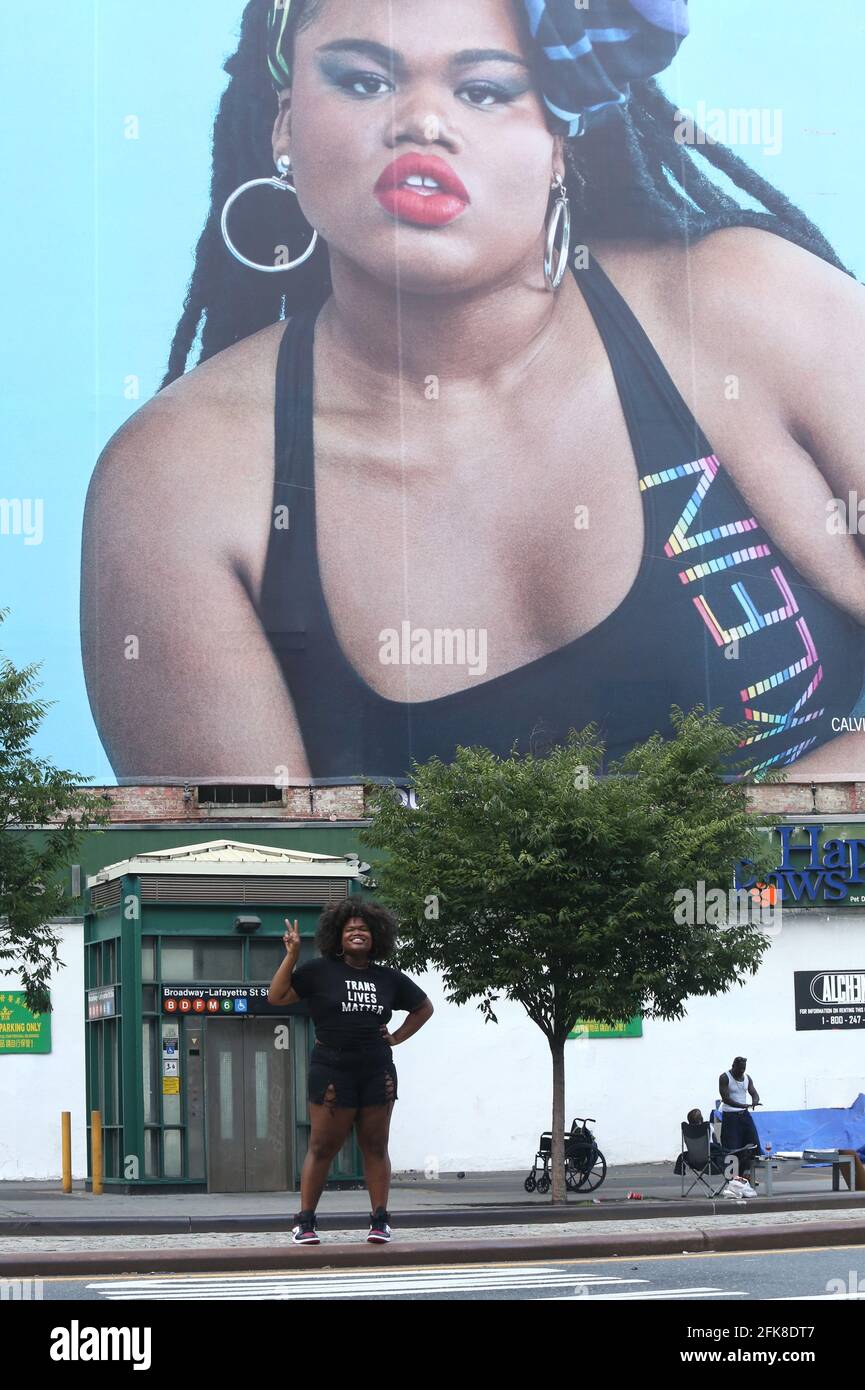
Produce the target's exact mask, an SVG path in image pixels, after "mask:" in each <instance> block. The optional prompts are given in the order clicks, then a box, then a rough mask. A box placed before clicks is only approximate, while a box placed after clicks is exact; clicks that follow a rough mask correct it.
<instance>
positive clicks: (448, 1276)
mask: <svg viewBox="0 0 865 1390" xmlns="http://www.w3.org/2000/svg"><path fill="white" fill-rule="evenodd" d="M648 1283H649V1281H648V1280H647V1279H628V1278H623V1277H618V1276H615V1275H594V1274H591V1273H588V1272H586V1273H577V1272H575V1271H572V1270H563V1269H562V1268H561V1267H556V1266H553V1265H518V1266H511V1267H503V1266H500V1265H473V1266H462V1267H460V1268H451V1269H442V1268H440V1267H435V1268H431V1269H420V1270H418V1269H412V1270H399V1269H394V1270H375V1271H366V1270H346V1271H345V1273H344V1274H341V1273H337V1272H335V1271H333V1270H328V1271H327V1272H326V1273H325V1272H322V1273H320V1274H311V1273H303V1274H302V1273H297V1274H291V1273H278V1274H242V1275H239V1274H226V1275H214V1276H212V1277H209V1278H208V1277H204V1276H200V1275H198V1276H197V1275H170V1276H166V1275H163V1276H157V1275H154V1276H153V1277H152V1278H135V1279H133V1278H130V1279H113V1280H110V1281H109V1280H106V1281H102V1282H92V1283H88V1285H87V1288H88V1290H91V1291H92V1292H94V1293H96V1294H99V1295H100V1296H101V1297H103V1298H105V1299H108V1300H110V1301H112V1302H132V1301H134V1300H136V1299H150V1300H166V1301H171V1302H175V1301H176V1302H213V1301H219V1300H230V1301H232V1302H234V1301H237V1302H242V1301H246V1302H253V1301H256V1300H263V1299H276V1300H289V1299H296V1300H303V1299H307V1300H311V1299H328V1300H332V1299H339V1298H388V1297H390V1298H399V1297H406V1296H412V1295H418V1294H420V1295H423V1294H428V1295H429V1294H443V1293H444V1294H459V1293H465V1294H468V1295H472V1294H483V1293H493V1294H494V1293H496V1292H509V1293H520V1292H525V1293H530V1292H533V1291H537V1292H539V1293H540V1294H542V1295H543V1294H544V1293H547V1294H548V1296H549V1298H550V1300H551V1301H575V1302H576V1301H580V1302H585V1301H586V1300H588V1299H604V1300H609V1299H619V1300H631V1301H634V1300H639V1299H666V1298H669V1299H676V1298H680V1299H681V1298H746V1297H747V1296H748V1295H747V1293H746V1292H745V1291H744V1290H742V1289H720V1288H714V1287H711V1286H707V1285H701V1286H699V1287H695V1288H690V1289H679V1288H675V1289H663V1288H661V1289H658V1288H656V1289H652V1288H649V1287H647V1286H648Z"/></svg>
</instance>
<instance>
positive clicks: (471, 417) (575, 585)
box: [0, 0, 865, 785]
mask: <svg viewBox="0 0 865 1390" xmlns="http://www.w3.org/2000/svg"><path fill="white" fill-rule="evenodd" d="M7 31H8V32H7V35H6V37H7V43H6V44H5V46H4V47H5V51H6V70H5V72H4V82H3V88H2V91H3V98H2V99H3V100H4V102H5V103H6V104H7V112H6V119H5V122H4V128H5V129H6V131H7V136H8V135H12V140H11V142H9V141H7V143H8V144H10V145H11V152H10V155H9V164H8V166H7V193H8V194H9V195H10V199H11V207H12V212H11V215H9V216H8V217H7V219H6V221H5V226H4V237H5V238H6V266H7V282H8V290H9V293H8V296H7V305H6V319H5V325H6V358H5V366H4V385H5V388H6V390H5V397H6V399H5V429H4V435H5V448H4V481H3V487H2V492H3V497H2V499H0V502H2V506H0V554H2V557H3V586H2V592H0V606H3V607H4V608H7V609H8V610H9V611H8V615H7V616H6V618H5V620H4V622H3V625H2V627H0V648H2V650H3V652H4V654H5V655H6V656H8V657H10V658H11V659H12V660H13V661H15V662H16V664H19V665H23V664H26V663H28V662H31V661H41V662H42V663H43V667H42V680H43V693H44V695H45V696H46V698H49V699H52V700H54V701H55V702H56V703H55V704H54V706H53V707H52V709H51V710H50V712H49V714H48V717H47V718H46V720H45V723H44V725H43V728H42V730H41V731H40V735H39V744H38V750H39V751H40V752H41V753H43V754H44V755H46V756H50V757H51V758H52V759H53V760H55V761H57V762H59V763H60V764H61V765H63V766H68V767H74V768H76V769H77V770H79V771H80V772H82V773H84V774H86V775H88V776H91V777H93V778H94V779H95V780H96V781H97V782H100V783H119V784H133V783H183V782H232V783H238V782H245V783H259V784H264V785H272V784H277V785H288V784H304V783H307V782H319V783H332V782H337V783H338V782H354V781H358V780H371V781H377V780H382V781H389V780H391V779H393V780H396V781H400V780H404V779H405V777H406V775H407V774H408V772H409V770H410V765H411V762H412V760H417V761H424V760H426V759H427V758H429V757H431V756H439V757H441V758H442V759H444V760H447V759H448V758H449V757H451V756H452V755H453V753H454V750H455V749H456V747H457V746H459V745H460V744H464V745H465V744H469V745H470V744H483V745H485V746H487V747H490V748H493V749H494V750H495V751H496V752H499V753H502V754H507V753H508V752H509V751H510V750H511V749H512V748H514V747H516V748H517V749H519V750H520V751H522V752H534V753H537V754H542V753H543V751H544V750H545V749H547V748H549V747H551V746H552V745H554V744H556V743H558V742H561V741H563V740H564V739H565V738H566V736H567V734H568V731H569V730H570V729H572V728H573V729H581V728H583V727H585V726H586V725H587V724H589V723H592V722H593V723H595V724H596V725H597V726H598V728H599V730H600V733H601V735H602V736H603V738H604V739H605V741H606V745H607V750H608V756H609V757H611V758H615V757H619V756H621V755H623V754H624V753H625V752H627V750H628V749H629V748H630V747H631V746H632V745H633V744H634V743H635V742H636V741H638V740H641V739H643V738H645V737H647V736H649V735H650V734H651V733H652V732H653V731H655V730H660V731H662V732H668V731H669V728H670V721H669V715H670V708H671V706H672V705H674V704H675V705H678V706H680V707H681V708H684V709H689V708H691V707H693V706H695V705H698V704H700V705H703V706H705V707H707V708H718V709H720V710H721V711H722V713H723V717H724V719H725V720H726V721H727V722H729V723H736V724H739V723H740V722H741V723H744V724H745V725H746V726H747V733H746V735H745V736H744V737H743V741H742V748H741V754H742V758H743V761H744V764H745V765H746V766H747V768H748V770H749V772H750V773H751V774H752V775H753V776H755V777H756V778H758V779H759V778H760V777H763V776H765V775H767V774H768V773H769V772H770V771H772V770H775V769H782V768H794V769H796V771H797V773H799V772H801V773H802V774H804V775H807V776H809V777H813V776H822V775H837V776H857V777H863V776H865V748H863V739H865V692H863V685H865V582H863V564H865V562H863V555H862V543H861V534H860V532H861V530H862V529H863V528H865V507H860V502H859V496H860V493H861V494H863V496H865V487H863V479H862V476H861V475H862V472H863V469H862V464H861V457H862V453H861V447H860V437H859V435H860V409H859V403H860V399H861V386H860V380H859V379H860V376H861V373H862V362H863V360H865V352H863V349H865V292H863V289H862V288H861V286H860V284H859V283H858V279H857V277H861V276H862V275H863V274H865V250H863V246H862V236H861V226H862V220H863V218H862V214H863V195H862V188H861V180H860V178H859V177H858V173H857V171H858V165H859V156H860V151H861V148H862V125H863V119H865V118H863V114H862V105H861V102H860V100H859V97H858V91H859V87H860V85H861V76H860V74H861V67H862V59H863V57H865V18H863V15H862V12H861V6H859V5H858V4H855V3H854V2H853V0H823V3H822V4H821V6H820V7H819V15H815V13H814V8H813V6H812V5H811V4H809V3H808V2H807V0H724V3H719V0H690V3H688V0H448V2H447V4H442V3H441V0H411V3H410V4H409V3H407V0H247V3H244V0H185V3H184V4H183V5H177V4H175V3H172V0H148V3H147V4H146V5H144V6H134V7H132V6H129V5H122V4H118V3H114V0H75V3H73V4H70V5H65V6H59V7H53V8H52V10H51V12H50V18H49V17H48V16H46V13H45V11H44V9H43V8H40V7H38V6H26V7H15V10H14V13H10V15H9V16H8V22H7ZM37 93H38V104H37ZM9 272H11V273H9ZM860 513H861V515H860ZM860 523H861V524H860Z"/></svg>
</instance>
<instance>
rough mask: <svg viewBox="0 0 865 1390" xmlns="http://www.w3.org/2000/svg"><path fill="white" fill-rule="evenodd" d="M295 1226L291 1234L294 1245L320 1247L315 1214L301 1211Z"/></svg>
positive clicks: (295, 1219)
mask: <svg viewBox="0 0 865 1390" xmlns="http://www.w3.org/2000/svg"><path fill="white" fill-rule="evenodd" d="M294 1221H295V1224H294V1228H293V1230H292V1233H291V1243H292V1245H320V1244H321V1241H320V1240H319V1238H318V1234H317V1232H316V1229H315V1212H314V1211H300V1212H298V1214H297V1216H296V1217H295V1218H294Z"/></svg>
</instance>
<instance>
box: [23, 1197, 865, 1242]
mask: <svg viewBox="0 0 865 1390" xmlns="http://www.w3.org/2000/svg"><path fill="white" fill-rule="evenodd" d="M285 1195H286V1210H285V1211H284V1212H278V1213H274V1214H273V1215H270V1216H268V1215H264V1216H84V1217H82V1216H55V1217H50V1218H45V1217H37V1216H14V1217H4V1218H0V1239H2V1238H3V1237H13V1236H76V1235H79V1236H109V1235H124V1236H125V1235H132V1236H145V1235H154V1236H155V1235H192V1234H204V1233H206V1232H211V1233H214V1234H222V1235H230V1234H238V1235H242V1234H243V1233H244V1232H249V1233H252V1232H258V1231H273V1232H275V1233H280V1232H290V1231H291V1228H292V1226H293V1224H294V1215H293V1213H294V1209H295V1207H296V1206H297V1204H298V1203H299V1200H300V1194H299V1193H296V1192H289V1193H286V1194H285ZM325 1200H326V1199H325ZM736 1206H737V1208H738V1209H741V1210H744V1209H745V1208H744V1207H741V1208H740V1207H739V1204H738V1203H737V1204H736ZM730 1207H731V1203H730V1200H729V1199H728V1198H720V1199H719V1200H717V1201H709V1200H708V1199H700V1198H697V1199H692V1198H684V1199H683V1198H681V1197H674V1198H666V1199H664V1200H662V1201H657V1200H655V1201H651V1200H650V1201H645V1200H643V1201H640V1202H629V1201H627V1200H626V1199H624V1198H606V1199H604V1200H602V1201H599V1202H589V1201H585V1200H583V1201H580V1202H573V1203H569V1204H568V1205H566V1206H563V1207H554V1206H552V1205H551V1204H550V1203H549V1202H547V1203H545V1204H544V1205H543V1206H541V1205H538V1204H537V1203H536V1204H534V1205H529V1204H523V1205H521V1206H477V1207H453V1208H448V1207H438V1208H430V1209H426V1210H420V1211H411V1210H402V1211H401V1210H400V1209H399V1208H398V1207H396V1206H393V1205H391V1213H392V1215H393V1217H394V1220H395V1221H396V1222H398V1223H399V1224H400V1225H403V1226H405V1225H412V1226H414V1227H420V1228H421V1229H424V1230H425V1229H428V1228H434V1227H436V1226H448V1227H451V1226H503V1225H515V1226H522V1225H529V1224H537V1225H538V1226H543V1225H547V1224H549V1223H551V1222H554V1223H556V1224H558V1223H560V1222H563V1221H574V1222H580V1221H636V1220H640V1221H652V1220H664V1219H666V1218H668V1217H671V1216H676V1217H678V1216H722V1215H725V1214H727V1215H729V1214H731V1212H730ZM839 1207H840V1208H844V1209H847V1208H851V1207H852V1208H857V1207H860V1208H862V1209H863V1212H865V1193H841V1194H831V1195H830V1194H824V1193H819V1194H815V1195H814V1196H810V1197H772V1198H771V1199H767V1198H759V1197H758V1198H756V1199H752V1200H751V1201H749V1202H748V1203H747V1210H748V1211H750V1212H761V1213H762V1212H774V1211H821V1210H823V1209H824V1208H826V1210H827V1211H830V1212H831V1211H832V1210H837V1209H838V1208H839ZM289 1208H290V1209H289ZM316 1220H317V1222H318V1227H319V1230H320V1231H322V1232H324V1231H328V1230H332V1231H336V1230H341V1231H345V1230H358V1231H365V1230H366V1228H367V1223H368V1220H369V1217H368V1214H367V1213H366V1212H363V1211H358V1212H328V1211H324V1212H322V1211H319V1212H318V1214H317V1217H316Z"/></svg>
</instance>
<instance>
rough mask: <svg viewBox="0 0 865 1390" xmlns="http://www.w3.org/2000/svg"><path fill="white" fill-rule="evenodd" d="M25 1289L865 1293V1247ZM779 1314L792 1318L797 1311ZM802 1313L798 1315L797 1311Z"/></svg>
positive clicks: (495, 1296)
mask: <svg viewBox="0 0 865 1390" xmlns="http://www.w3.org/2000/svg"><path fill="white" fill-rule="evenodd" d="M30 1286H31V1287H30V1289H29V1291H28V1290H24V1289H22V1290H21V1291H20V1292H19V1294H18V1297H21V1296H22V1293H23V1296H24V1297H25V1298H26V1297H30V1298H33V1297H34V1296H35V1297H36V1298H37V1299H38V1298H41V1299H44V1300H45V1301H64V1300H75V1301H78V1300H82V1301H97V1302H125V1303H128V1302H140V1301H142V1300H148V1301H149V1300H158V1301H169V1302H196V1303H201V1302H208V1301H214V1300H215V1301H230V1302H240V1301H251V1302H266V1301H273V1300H281V1301H284V1300H294V1301H316V1300H326V1301H329V1302H332V1301H334V1300H338V1299H346V1300H350V1301H355V1300H358V1301H359V1300H366V1299H379V1300H381V1299H386V1300H388V1301H394V1300H409V1301H423V1300H436V1301H442V1300H451V1301H458V1302H466V1301H496V1300H502V1301H513V1300H515V1299H518V1300H521V1301H527V1300H531V1301H535V1300H544V1301H547V1300H554V1301H569V1302H572V1301H578V1302H580V1303H588V1302H595V1301H603V1302H610V1301H617V1302H643V1303H646V1302H668V1301H700V1302H713V1301H724V1302H736V1301H748V1300H791V1299H796V1300H801V1301H802V1302H803V1305H804V1304H805V1303H807V1302H815V1301H819V1302H821V1303H825V1302H834V1303H836V1304H837V1303H841V1302H850V1301H862V1300H865V1245H861V1246H843V1247H838V1248H820V1249H811V1250H783V1251H778V1252H777V1253H772V1252H764V1251H757V1252H753V1253H752V1252H742V1253H737V1254H723V1255H670V1256H662V1257H657V1258H654V1259H646V1260H641V1259H637V1258H634V1257H628V1258H622V1259H615V1260H599V1261H594V1260H549V1261H543V1262H537V1263H535V1262H533V1263H506V1262H504V1261H502V1262H501V1263H496V1264H487V1265H475V1264H472V1265H459V1264H457V1263H454V1264H452V1265H436V1266H429V1265H426V1266H423V1267H411V1266H407V1267H406V1268H399V1267H390V1268H388V1269H382V1270H371V1269H369V1268H364V1269H358V1270H351V1269H345V1270H314V1271H313V1270H309V1271H288V1270H287V1271H286V1272H284V1273H282V1272H278V1271H276V1272H275V1271H270V1272H267V1273H256V1272H255V1271H254V1270H250V1271H249V1272H246V1273H240V1274H235V1273H231V1274H225V1273H222V1272H220V1273H214V1274H206V1273H205V1274H194V1275H187V1274H182V1275H173V1274H165V1273H162V1274H153V1275H101V1276H95V1277H89V1278H87V1279H71V1278H69V1277H68V1276H61V1277H59V1278H51V1279H43V1280H42V1281H41V1287H37V1286H36V1281H30ZM778 1316H779V1320H780V1321H781V1322H783V1323H784V1324H790V1323H791V1322H792V1321H793V1319H792V1317H791V1314H790V1313H789V1312H787V1311H785V1312H784V1314H783V1317H781V1316H780V1314H779V1315H778ZM796 1316H797V1317H798V1316H799V1315H798V1314H797V1315H796Z"/></svg>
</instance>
